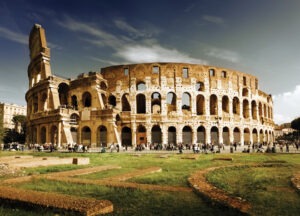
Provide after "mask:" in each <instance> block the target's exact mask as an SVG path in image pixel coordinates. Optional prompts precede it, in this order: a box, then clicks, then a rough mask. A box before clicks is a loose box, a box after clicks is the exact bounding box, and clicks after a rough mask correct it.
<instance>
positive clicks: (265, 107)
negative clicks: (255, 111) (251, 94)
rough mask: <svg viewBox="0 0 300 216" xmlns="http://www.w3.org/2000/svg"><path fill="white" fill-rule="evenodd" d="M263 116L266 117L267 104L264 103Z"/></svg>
mask: <svg viewBox="0 0 300 216" xmlns="http://www.w3.org/2000/svg"><path fill="white" fill-rule="evenodd" d="M264 117H265V118H267V106H266V104H264Z"/></svg>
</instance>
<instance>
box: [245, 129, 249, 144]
mask: <svg viewBox="0 0 300 216" xmlns="http://www.w3.org/2000/svg"><path fill="white" fill-rule="evenodd" d="M244 144H245V145H249V144H250V131H249V128H245V129H244Z"/></svg>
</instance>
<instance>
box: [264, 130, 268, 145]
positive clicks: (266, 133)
mask: <svg viewBox="0 0 300 216" xmlns="http://www.w3.org/2000/svg"><path fill="white" fill-rule="evenodd" d="M264 142H265V143H269V137H268V131H265V138H264Z"/></svg>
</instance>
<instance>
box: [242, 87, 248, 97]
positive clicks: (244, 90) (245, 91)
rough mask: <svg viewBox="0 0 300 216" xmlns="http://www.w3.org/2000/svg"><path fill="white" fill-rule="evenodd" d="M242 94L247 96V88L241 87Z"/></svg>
mask: <svg viewBox="0 0 300 216" xmlns="http://www.w3.org/2000/svg"><path fill="white" fill-rule="evenodd" d="M242 95H243V97H248V96H249V90H248V89H247V88H243V91H242Z"/></svg>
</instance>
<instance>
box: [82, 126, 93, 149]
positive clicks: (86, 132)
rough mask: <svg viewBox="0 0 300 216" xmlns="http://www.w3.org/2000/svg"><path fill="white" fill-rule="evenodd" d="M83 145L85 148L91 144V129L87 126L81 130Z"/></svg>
mask: <svg viewBox="0 0 300 216" xmlns="http://www.w3.org/2000/svg"><path fill="white" fill-rule="evenodd" d="M81 144H82V145H84V146H88V145H90V144H91V129H90V128H89V127H87V126H85V127H83V128H82V130H81Z"/></svg>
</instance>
